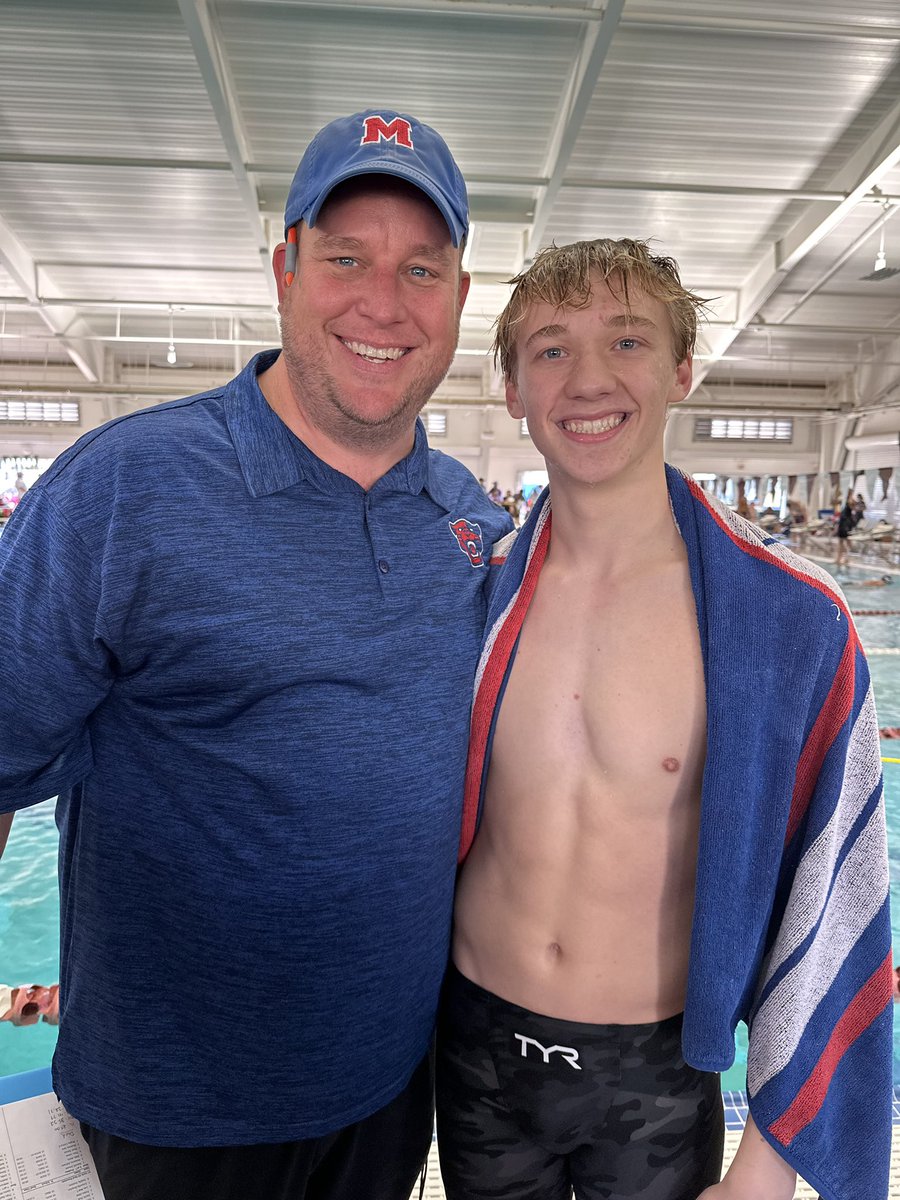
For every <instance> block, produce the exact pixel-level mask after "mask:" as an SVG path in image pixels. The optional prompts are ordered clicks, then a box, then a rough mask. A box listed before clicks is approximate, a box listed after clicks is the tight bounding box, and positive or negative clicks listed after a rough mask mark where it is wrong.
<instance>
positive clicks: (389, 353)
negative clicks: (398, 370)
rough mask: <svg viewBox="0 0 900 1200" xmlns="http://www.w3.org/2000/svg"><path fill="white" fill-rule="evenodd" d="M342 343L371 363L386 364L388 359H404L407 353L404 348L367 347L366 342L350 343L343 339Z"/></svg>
mask: <svg viewBox="0 0 900 1200" xmlns="http://www.w3.org/2000/svg"><path fill="white" fill-rule="evenodd" d="M341 341H342V342H343V343H344V345H345V346H346V347H347V349H348V350H352V351H353V353H354V354H358V355H360V357H362V358H367V359H368V360H369V362H384V360H385V359H387V358H390V359H394V358H402V357H403V355H404V354H405V353H406V350H405V349H404V348H403V347H402V346H388V347H386V348H384V349H379V348H378V347H377V346H367V345H366V344H365V342H348V341H346V340H345V339H344V338H341Z"/></svg>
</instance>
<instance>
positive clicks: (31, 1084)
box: [0, 1067, 53, 1104]
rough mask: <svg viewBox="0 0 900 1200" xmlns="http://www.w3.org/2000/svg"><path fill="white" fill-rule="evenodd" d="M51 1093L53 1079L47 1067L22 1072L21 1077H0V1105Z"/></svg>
mask: <svg viewBox="0 0 900 1200" xmlns="http://www.w3.org/2000/svg"><path fill="white" fill-rule="evenodd" d="M52 1091H53V1079H52V1077H51V1075H50V1068H49V1067H38V1068H37V1070H35V1071H23V1072H22V1074H21V1075H4V1076H0V1104H12V1103H13V1102H14V1101H16V1100H29V1099H30V1098H31V1097H32V1096H45V1095H46V1094H47V1092H52Z"/></svg>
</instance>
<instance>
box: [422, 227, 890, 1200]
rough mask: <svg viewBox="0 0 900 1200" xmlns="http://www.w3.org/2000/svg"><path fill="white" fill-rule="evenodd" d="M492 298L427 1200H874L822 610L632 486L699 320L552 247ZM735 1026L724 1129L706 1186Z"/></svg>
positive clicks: (595, 245) (838, 635)
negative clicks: (745, 1063) (519, 457)
mask: <svg viewBox="0 0 900 1200" xmlns="http://www.w3.org/2000/svg"><path fill="white" fill-rule="evenodd" d="M515 282H516V289H515V291H514V292H513V295H512V298H511V300H510V303H509V305H508V306H507V308H506V310H505V311H504V313H503V314H502V316H501V318H500V320H499V323H498V330H497V337H496V348H497V349H498V351H499V358H500V364H501V367H502V370H503V372H504V375H505V378H506V399H507V407H508V409H509V412H510V414H511V415H512V416H513V417H514V418H516V419H517V420H520V419H521V418H522V417H525V418H527V421H528V429H529V432H530V433H531V436H532V438H533V439H534V442H535V444H536V445H537V446H538V448H539V449H540V450H541V452H542V453H543V454H544V456H545V458H546V460H547V472H548V477H549V480H550V485H549V493H548V492H545V493H544V495H543V496H542V497H541V500H540V502H539V503H538V504H537V505H536V506H535V509H534V511H533V512H532V514H531V516H530V517H529V520H528V522H527V523H526V525H525V526H524V527H523V529H522V530H521V531H520V533H519V534H518V535H517V536H515V535H514V536H513V537H511V538H509V539H507V540H506V541H505V543H502V544H501V546H500V547H497V548H495V556H496V557H497V558H499V559H502V558H503V557H504V555H505V556H506V561H505V565H504V566H503V568H502V570H501V572H500V575H499V578H498V580H497V585H496V589H495V590H494V592H493V595H492V598H491V603H490V608H489V615H488V627H487V634H486V641H485V647H484V650H483V653H482V660H481V664H480V666H479V671H478V676H477V684H476V697H475V705H474V710H473V717H472V746H471V749H470V760H469V769H468V775H467V794H466V809H465V812H464V818H463V839H462V846H461V853H462V856H463V857H465V855H466V853H467V852H468V851H469V847H470V845H471V844H472V839H473V835H474V833H475V829H476V825H478V832H477V836H476V837H475V838H474V845H472V847H471V853H469V854H468V858H467V859H466V861H465V865H464V866H463V869H462V874H461V879H460V883H459V887H458V891H457V901H456V914H455V933H454V943H453V961H454V963H455V967H454V968H453V970H452V971H451V974H450V977H449V979H448V983H447V987H446V993H445V1000H444V1003H443V1007H442V1017H441V1023H440V1026H439V1042H438V1046H439V1051H438V1142H439V1146H440V1149H441V1163H442V1170H443V1174H444V1180H445V1184H446V1188H447V1195H448V1197H449V1198H450V1200H462V1198H463V1197H465V1200H479V1198H482V1197H484V1198H487V1197H491V1198H492V1200H526V1198H528V1200H530V1198H534V1200H538V1198H539V1200H562V1198H564V1197H568V1196H570V1195H571V1191H572V1189H573V1188H574V1192H575V1195H576V1197H578V1198H579V1200H600V1198H601V1197H603V1198H604V1200H610V1198H613V1197H614V1198H615V1200H624V1198H625V1197H635V1198H636V1197H640V1198H641V1200H697V1197H698V1196H700V1195H702V1196H703V1198H704V1200H788V1198H789V1197H792V1196H793V1194H794V1188H795V1171H797V1170H799V1172H800V1173H801V1174H802V1175H804V1176H805V1177H806V1178H807V1179H808V1180H809V1181H810V1182H811V1183H812V1184H814V1185H815V1186H817V1187H818V1188H819V1190H820V1191H821V1194H822V1196H823V1197H824V1198H825V1200H851V1198H852V1200H884V1197H885V1196H886V1192H887V1178H888V1160H889V1150H890V1095H891V1089H890V1063H891V1033H890V1028H891V1026H890V1021H891V1013H890V996H891V961H890V921H889V913H888V895H887V893H888V875H887V862H886V851H885V829H884V813H883V805H882V793H881V770H880V762H879V746H878V727H877V722H876V720H875V714H874V709H873V706H872V697H871V691H870V688H869V678H868V672H867V670H866V663H865V659H864V657H863V654H862V651H861V649H860V646H859V641H858V639H857V636H856V633H855V630H854V628H853V624H852V621H851V619H850V615H849V613H848V610H847V608H846V605H845V603H844V601H843V598H842V597H841V595H840V593H839V592H838V591H837V590H836V589H835V587H834V584H833V581H832V580H831V579H830V578H829V577H828V576H827V575H825V574H824V573H822V572H821V571H819V570H818V569H817V568H816V567H814V566H812V565H811V564H810V563H807V562H805V561H804V560H803V559H801V558H799V557H798V556H797V555H795V554H793V553H792V552H791V551H790V550H789V549H787V548H786V547H784V546H782V545H779V544H778V543H777V542H775V541H774V540H773V539H771V538H768V537H766V536H765V534H763V533H762V532H761V531H760V530H759V529H757V528H756V527H755V526H753V525H751V524H750V523H749V522H747V521H744V520H742V519H741V518H740V517H738V516H737V515H736V514H733V513H731V512H730V511H729V510H727V509H725V508H724V507H722V506H720V505H718V504H717V503H715V502H714V501H712V500H710V498H709V497H708V496H706V495H705V494H704V492H703V491H702V489H701V488H699V487H698V486H696V485H695V484H694V483H693V481H692V480H690V479H689V478H687V477H686V476H684V475H682V474H680V473H679V472H678V471H675V470H673V469H672V468H669V467H666V466H665V464H664V462H663V431H664V426H665V421H666V414H667V410H668V406H669V405H670V404H674V403H677V402H678V401H680V400H682V399H683V398H684V397H685V396H686V395H687V394H688V391H689V389H690V385H691V353H692V349H693V345H694V340H695V335H696V322H697V310H698V308H699V307H700V305H701V303H702V302H701V301H700V300H699V298H698V297H696V296H694V295H692V294H691V293H690V292H688V291H686V290H685V289H684V288H683V287H682V285H681V283H680V280H679V277H678V272H677V268H676V266H675V264H674V263H673V262H672V260H670V259H665V258H659V257H654V256H652V255H650V253H649V251H648V249H647V247H646V245H645V244H644V243H641V242H635V241H631V240H628V239H622V240H621V241H612V240H606V239H604V240H600V241H595V242H581V243H577V244H576V245H573V246H566V247H562V248H552V249H549V250H546V251H544V252H542V253H541V254H540V255H538V257H537V258H536V260H535V262H534V263H533V265H532V266H531V267H530V268H529V269H528V270H527V271H525V272H524V274H523V275H520V276H519V277H518V279H517V280H516V281H515ZM551 503H552V514H551ZM551 522H552V533H551ZM701 798H702V806H701ZM479 821H480V824H479ZM740 1019H745V1020H747V1021H748V1023H749V1025H750V1044H749V1084H748V1087H749V1096H750V1117H749V1119H748V1121H747V1125H746V1129H745V1132H744V1134H743V1138H742V1141H741V1144H740V1148H739V1149H738V1152H737V1155H736V1157H735V1159H734V1161H733V1164H732V1166H731V1167H730V1169H729V1170H728V1172H727V1174H726V1176H725V1178H724V1179H723V1180H722V1181H721V1182H719V1176H720V1172H721V1156H722V1100H721V1095H720V1093H719V1080H718V1075H717V1074H716V1072H718V1071H720V1070H722V1069H724V1068H725V1067H727V1066H728V1065H730V1063H731V1062H732V1060H733V1057H734V1029H735V1025H736V1023H737V1021H738V1020H740Z"/></svg>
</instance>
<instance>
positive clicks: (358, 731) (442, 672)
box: [0, 110, 511, 1200]
mask: <svg viewBox="0 0 900 1200" xmlns="http://www.w3.org/2000/svg"><path fill="white" fill-rule="evenodd" d="M467 221H468V218H467V201H466V192H465V186H464V184H463V181H462V177H461V176H460V173H459V169H458V168H457V166H456V163H455V162H454V160H453V158H452V156H451V154H450V151H449V150H448V148H447V146H446V145H445V143H444V142H443V140H442V139H441V138H440V137H439V135H438V134H437V133H436V132H435V131H434V130H433V129H430V128H429V127H428V126H427V125H423V124H422V123H421V122H419V121H417V120H415V119H414V118H412V117H408V116H404V115H402V114H398V113H394V112H387V111H385V110H378V111H377V112H376V111H367V112H364V113H359V114H356V115H354V116H352V117H347V118H342V119H339V120H337V121H334V122H332V123H331V124H330V125H328V126H326V127H325V128H324V129H323V130H322V131H320V133H319V134H318V135H317V136H316V138H315V139H314V140H313V142H312V144H311V145H310V147H309V148H308V150H307V152H306V154H305V155H304V157H303V161H302V162H301V164H300V167H299V169H298V171H297V174H296V176H295V178H294V181H293V184H292V186H291V190H290V194H289V197H288V202H287V210H286V213H285V235H286V240H285V242H284V243H282V244H281V245H279V246H278V248H277V249H276V250H275V253H274V268H275V275H276V278H277V281H278V291H279V298H280V311H281V321H282V335H283V346H284V349H283V351H282V352H278V351H271V352H266V353H263V354H261V355H259V356H258V357H257V358H255V359H254V360H253V361H252V362H251V363H250V364H249V365H248V366H247V367H246V369H245V370H244V371H243V372H242V373H241V374H240V375H239V376H238V377H237V378H236V379H234V380H232V381H231V382H230V383H228V384H226V385H225V386H224V387H222V388H218V389H215V390H214V391H212V392H209V393H206V394H204V395H200V396H194V397H190V398H188V399H186V400H179V401H176V402H174V403H171V404H164V405H160V406H158V407H156V408H152V409H149V410H147V411H145V412H142V413H136V414H132V415H129V416H127V417H124V418H121V419H120V420H118V421H115V422H112V423H111V424H109V425H106V426H105V427H103V428H102V429H100V430H97V431H94V432H93V433H90V434H88V435H87V436H85V437H84V438H82V439H81V440H80V441H79V442H78V443H77V444H76V445H75V446H74V447H73V448H72V449H71V450H69V451H68V452H67V453H65V454H63V455H62V456H61V457H60V458H59V459H58V460H57V461H56V462H55V463H54V465H53V466H52V467H51V469H50V470H49V471H47V472H45V474H44V475H43V477H42V478H41V480H40V481H39V482H38V483H37V484H36V485H35V487H33V488H32V489H31V490H30V491H29V492H28V494H27V495H26V496H25V498H24V499H23V501H22V504H21V505H20V507H19V510H18V511H17V512H16V514H15V516H14V518H13V520H12V522H11V523H10V526H9V527H8V529H7V530H6V532H5V533H4V536H3V541H2V547H0V581H2V584H3V586H4V595H5V598H6V599H5V605H4V637H3V652H2V653H3V664H4V674H5V675H7V676H8V677H22V678H27V679H28V680H29V685H30V686H29V692H28V696H27V697H26V698H25V699H24V700H23V703H22V705H21V706H19V707H17V709H16V710H15V711H14V712H10V713H7V714H6V718H5V720H4V722H3V726H2V732H0V739H2V755H0V761H2V764H3V769H2V780H0V809H3V810H5V811H11V810H14V809H18V808H23V807H25V806H26V805H29V804H33V803H35V802H37V801H40V800H43V799H45V798H47V797H49V796H53V795H56V794H57V793H58V794H59V797H60V799H59V807H58V824H59V827H60V834H61V846H60V887H61V897H62V964H61V974H60V979H61V986H60V1014H61V1016H60V1034H59V1043H58V1049H57V1052H56V1056H55V1059H54V1087H55V1089H56V1091H57V1092H58V1094H59V1096H60V1098H61V1099H62V1101H63V1103H64V1104H65V1105H66V1107H67V1109H68V1110H69V1111H70V1112H71V1113H72V1114H73V1115H74V1116H75V1117H76V1118H77V1119H78V1120H79V1121H80V1122H82V1128H83V1130H84V1132H85V1136H86V1138H87V1140H88V1143H89V1145H90V1147H91V1150H92V1153H93V1156H94V1159H95V1161H96V1163H97V1167H98V1171H99V1175H100V1179H101V1183H102V1185H103V1189H104V1193H105V1196H106V1200H231V1198H233V1200H238V1198H239V1200H248V1198H249V1200H254V1198H258V1200H276V1198H278V1200H281V1198H283V1200H304V1198H305V1197H309V1198H312V1197H315V1198H316V1200H319V1198H322V1197H328V1198H334V1200H344V1198H350V1197H354V1198H355V1197H361V1196H364V1197H366V1198H367V1200H380V1198H385V1200H406V1197H407V1196H408V1195H409V1191H410V1188H411V1186H412V1183H413V1181H414V1179H415V1176H416V1175H417V1174H418V1172H419V1170H420V1167H421V1164H422V1162H423V1160H424V1158H425V1155H426V1153H427V1150H428V1147H429V1145H430V1141H431V1134H432V1111H433V1110H432V1087H431V1078H430V1075H431V1071H430V1064H429V1057H428V1048H429V1042H430V1038H431V1034H432V1026H433V1019H434V1014H435V1010H436V1006H437V996H438V991H439V987H440V979H441V976H442V974H443V971H444V968H445V965H446V956H447V951H448V945H449V923H450V912H451V897H452V889H453V884H454V875H455V858H456V848H457V844H458V839H459V819H460V809H459V803H460V797H461V794H462V784H463V778H464V772H465V753H466V743H467V737H468V729H467V714H468V711H469V700H470V697H471V687H472V680H473V677H474V669H475V664H476V660H477V655H478V646H479V645H480V640H481V634H482V630H483V625H484V618H485V609H486V605H485V601H484V598H483V591H482V588H483V580H484V578H485V575H486V573H487V570H488V567H487V566H486V560H485V547H489V546H490V545H491V543H492V542H493V541H494V540H495V538H496V537H498V536H502V535H503V534H504V533H506V532H507V531H508V530H509V529H510V528H511V523H510V521H509V519H508V517H507V516H506V515H505V514H504V513H503V512H502V511H501V510H498V509H496V508H495V507H494V506H493V505H492V504H491V503H490V502H489V501H488V500H487V498H486V497H485V495H484V494H483V492H482V491H481V489H480V488H479V487H478V484H477V482H476V480H475V479H474V478H473V477H472V476H471V475H470V474H469V472H468V471H466V470H465V469H464V468H463V467H462V466H461V465H460V464H458V463H456V462H454V461H453V460H452V459H449V458H447V457H445V456H443V455H440V454H436V453H434V452H432V451H429V449H428V447H427V444H426V441H425V434H424V428H423V426H422V424H421V422H417V419H416V418H417V413H418V412H419V410H420V409H421V407H422V405H423V404H424V403H425V402H426V400H427V399H428V397H429V396H430V395H431V393H432V391H433V390H434V388H435V387H436V386H437V384H438V383H439V381H440V380H441V378H442V377H443V376H444V374H445V372H446V371H447V368H448V367H449V365H450V362H451V360H452V357H453V353H454V350H455V346H456V340H457V335H458V327H459V318H460V311H461V309H462V305H463V301H464V299H465V295H466V291H467V289H468V284H469V279H468V276H467V275H466V274H465V273H464V272H463V271H462V267H461V251H462V247H463V242H464V239H465V236H466V231H467ZM162 477H165V478H167V479H168V480H174V482H175V484H176V485H177V486H174V487H170V488H169V489H167V490H168V492H169V493H171V495H173V496H177V500H169V499H167V496H166V495H164V494H161V493H160V491H159V487H158V480H159V479H160V478H162ZM97 480H101V481H102V482H101V483H100V484H98V483H97V482H96V481H97ZM7 823H8V822H7ZM2 836H3V834H2V833H0V841H2Z"/></svg>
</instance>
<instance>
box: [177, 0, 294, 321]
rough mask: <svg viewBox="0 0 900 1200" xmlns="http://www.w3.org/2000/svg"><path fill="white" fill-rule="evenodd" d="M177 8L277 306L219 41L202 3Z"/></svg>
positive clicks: (183, 2) (181, 2)
mask: <svg viewBox="0 0 900 1200" xmlns="http://www.w3.org/2000/svg"><path fill="white" fill-rule="evenodd" d="M178 7H179V9H180V10H181V18H182V20H183V21H184V24H185V28H186V29H187V32H188V36H189V38H190V40H191V46H192V48H193V51H194V57H195V58H196V60H197V66H198V68H199V70H200V75H201V78H202V80H203V84H204V86H205V88H206V94H207V96H208V97H209V102H210V105H211V106H212V110H213V115H214V116H215V118H216V123H217V124H218V126H219V132H220V133H221V135H222V141H223V142H224V144H225V153H226V154H227V155H228V161H229V163H230V164H231V171H232V174H233V175H234V181H235V184H236V185H237V190H238V195H239V197H240V199H241V203H242V204H243V206H244V211H245V212H246V214H247V220H248V222H249V224H250V227H251V229H252V231H253V237H254V241H255V244H256V250H257V253H258V254H259V257H260V262H261V265H262V268H263V271H264V273H265V277H266V281H267V283H268V286H269V293H270V295H271V297H272V303H273V304H277V303H278V292H277V289H276V286H275V279H274V276H273V275H272V271H271V269H270V264H269V254H270V251H269V239H268V235H267V232H266V228H265V223H264V221H263V219H262V217H261V215H260V211H259V197H258V196H257V194H256V188H255V187H254V185H253V181H252V180H251V178H250V175H249V173H248V172H247V168H246V167H245V166H244V163H245V162H246V160H247V158H248V157H249V156H248V154H247V152H246V146H247V142H246V138H245V136H244V132H243V129H242V128H241V122H240V117H239V109H238V105H237V103H236V101H235V99H234V88H233V86H232V84H231V80H230V78H229V74H228V69H227V66H226V63H225V57H224V54H223V53H222V47H221V38H219V36H218V34H217V32H216V30H215V29H214V28H213V24H212V21H211V18H210V16H209V12H208V9H207V3H206V0H178Z"/></svg>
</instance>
